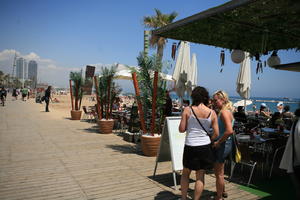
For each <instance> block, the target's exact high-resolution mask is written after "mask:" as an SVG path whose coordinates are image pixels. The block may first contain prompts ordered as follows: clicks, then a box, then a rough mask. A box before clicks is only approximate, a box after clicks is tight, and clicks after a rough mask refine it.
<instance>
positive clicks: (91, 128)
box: [80, 125, 100, 134]
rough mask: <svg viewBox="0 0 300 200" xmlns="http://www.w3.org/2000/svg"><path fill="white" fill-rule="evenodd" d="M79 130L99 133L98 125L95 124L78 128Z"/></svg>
mask: <svg viewBox="0 0 300 200" xmlns="http://www.w3.org/2000/svg"><path fill="white" fill-rule="evenodd" d="M80 130H81V131H84V132H86V133H97V134H100V133H99V126H98V125H95V126H92V127H89V128H85V129H80Z"/></svg>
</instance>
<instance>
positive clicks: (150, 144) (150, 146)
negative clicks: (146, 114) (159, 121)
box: [141, 135, 160, 157]
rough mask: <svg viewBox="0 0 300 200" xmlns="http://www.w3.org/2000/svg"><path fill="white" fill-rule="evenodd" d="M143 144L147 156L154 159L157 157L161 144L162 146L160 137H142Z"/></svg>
mask: <svg viewBox="0 0 300 200" xmlns="http://www.w3.org/2000/svg"><path fill="white" fill-rule="evenodd" d="M141 142H142V151H143V153H144V155H145V156H149V157H154V156H157V152H158V148H159V144H160V136H148V135H142V136H141Z"/></svg>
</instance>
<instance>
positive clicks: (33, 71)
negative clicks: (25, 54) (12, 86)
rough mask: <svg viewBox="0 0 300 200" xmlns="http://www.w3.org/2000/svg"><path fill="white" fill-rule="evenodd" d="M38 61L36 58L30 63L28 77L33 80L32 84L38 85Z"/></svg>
mask: <svg viewBox="0 0 300 200" xmlns="http://www.w3.org/2000/svg"><path fill="white" fill-rule="evenodd" d="M37 67H38V65H37V63H36V62H35V61H34V60H31V61H29V63H28V79H30V80H31V81H32V86H34V87H35V86H36V83H37Z"/></svg>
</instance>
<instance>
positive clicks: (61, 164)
mask: <svg viewBox="0 0 300 200" xmlns="http://www.w3.org/2000/svg"><path fill="white" fill-rule="evenodd" d="M50 109H51V107H50ZM43 110H44V107H43V105H40V104H35V103H34V102H33V100H30V101H27V102H22V101H20V100H18V101H11V100H10V99H8V101H7V106H5V107H1V108H0V127H1V128H0V199H1V200H17V199H20V200H21V199H22V200H24V199H30V200H36V199H43V200H50V199H51V200H53V199H63V200H68V199H70V200H76V199H78V200H79V199H80V200H94V199H107V200H112V199H124V200H125V199H157V200H158V199H167V200H169V199H179V198H180V191H175V190H174V189H173V187H172V186H173V179H172V174H171V163H170V162H164V163H159V166H158V169H157V176H156V178H155V179H153V178H152V174H153V170H154V165H155V158H150V157H145V156H143V155H142V153H141V151H140V148H139V146H138V145H135V144H132V143H128V142H126V141H124V140H123V138H122V137H120V136H119V135H117V134H109V135H103V134H98V133H97V126H96V124H93V123H87V122H81V121H71V120H70V119H69V118H68V113H66V116H64V117H62V116H57V115H56V112H55V110H51V112H50V113H45V112H43ZM193 178H194V177H192V179H193ZM178 183H179V176H178ZM193 187H194V184H193V183H191V184H190V190H191V191H190V194H191V195H192V193H193ZM226 188H227V190H228V193H229V198H228V199H258V197H257V196H255V195H253V194H250V193H247V192H245V191H241V190H239V189H238V187H237V185H236V184H234V183H227V184H226ZM213 191H215V178H214V177H213V175H207V176H206V185H205V191H204V194H203V197H202V198H201V199H210V196H211V195H212V192H213Z"/></svg>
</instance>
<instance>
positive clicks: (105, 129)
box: [98, 119, 114, 134]
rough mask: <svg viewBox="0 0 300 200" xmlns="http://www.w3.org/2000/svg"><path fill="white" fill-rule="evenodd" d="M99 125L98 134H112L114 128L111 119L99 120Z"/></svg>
mask: <svg viewBox="0 0 300 200" xmlns="http://www.w3.org/2000/svg"><path fill="white" fill-rule="evenodd" d="M98 124H99V130H100V133H104V134H110V133H112V130H113V127H114V120H113V119H109V120H103V119H102V120H99V121H98Z"/></svg>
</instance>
